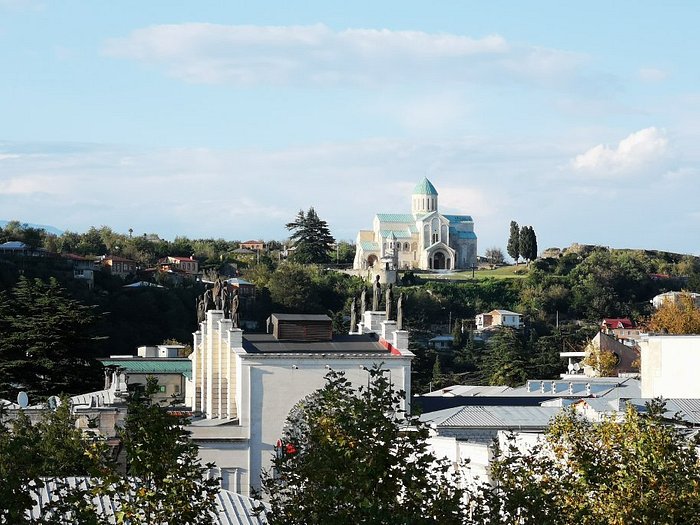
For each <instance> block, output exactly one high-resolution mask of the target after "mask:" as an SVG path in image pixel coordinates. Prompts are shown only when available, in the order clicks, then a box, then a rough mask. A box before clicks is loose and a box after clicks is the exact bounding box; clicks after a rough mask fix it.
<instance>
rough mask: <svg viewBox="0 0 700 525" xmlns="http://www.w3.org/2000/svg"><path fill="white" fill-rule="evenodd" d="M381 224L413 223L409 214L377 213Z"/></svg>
mask: <svg viewBox="0 0 700 525" xmlns="http://www.w3.org/2000/svg"><path fill="white" fill-rule="evenodd" d="M377 218H378V219H379V220H380V221H381V222H415V220H414V219H413V215H411V214H410V213H377Z"/></svg>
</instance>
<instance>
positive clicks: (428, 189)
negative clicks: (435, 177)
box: [413, 177, 438, 195]
mask: <svg viewBox="0 0 700 525" xmlns="http://www.w3.org/2000/svg"><path fill="white" fill-rule="evenodd" d="M437 194H438V192H437V190H436V189H435V186H433V183H432V182H430V181H429V180H428V177H424V178H423V180H422V181H420V182H419V183H418V184H416V187H415V188H413V195H437Z"/></svg>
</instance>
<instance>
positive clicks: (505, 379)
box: [481, 327, 527, 386]
mask: <svg viewBox="0 0 700 525" xmlns="http://www.w3.org/2000/svg"><path fill="white" fill-rule="evenodd" d="M526 366H527V363H526V355H525V348H524V345H523V343H522V340H521V338H520V335H519V334H518V333H517V332H516V331H515V330H514V329H513V328H507V327H501V328H499V329H498V330H497V331H496V333H495V334H494V335H493V337H491V339H490V340H489V342H488V345H487V352H486V354H485V355H484V358H483V360H482V363H481V372H482V373H483V375H484V377H485V378H486V381H487V382H488V384H489V385H507V386H519V385H521V384H523V383H524V382H525V380H526V379H527V371H526Z"/></svg>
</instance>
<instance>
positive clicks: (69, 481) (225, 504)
mask: <svg viewBox="0 0 700 525" xmlns="http://www.w3.org/2000/svg"><path fill="white" fill-rule="evenodd" d="M66 485H67V487H68V488H71V489H75V488H76V487H77V488H79V489H83V490H89V489H90V488H92V484H91V483H90V481H89V478H78V477H68V478H64V479H61V480H46V482H45V486H43V487H41V488H39V489H36V490H35V491H34V501H35V505H34V506H33V507H32V508H31V509H29V510H28V512H27V517H28V518H30V519H32V520H38V519H40V518H42V517H43V513H44V510H43V509H44V507H45V506H46V505H47V504H48V502H50V501H51V499H52V498H57V497H60V495H61V492H62V491H61V487H62V486H66ZM92 503H93V504H94V505H95V507H96V508H97V511H98V512H99V513H100V514H101V515H102V516H103V517H106V518H107V520H108V522H109V523H116V518H115V516H114V515H115V513H116V512H117V511H118V510H119V502H118V501H116V500H113V499H112V498H111V497H110V496H108V495H104V496H93V499H92ZM258 506H260V503H259V502H256V501H255V500H253V499H251V498H248V497H246V496H241V495H240V494H236V493H235V492H231V491H228V490H223V489H222V490H221V491H220V492H219V493H218V494H217V495H216V510H215V513H214V515H213V516H212V517H211V523H212V525H265V524H266V523H267V520H266V519H265V515H264V511H263V512H262V513H261V514H260V515H257V514H256V512H255V510H256V508H257V507H258Z"/></svg>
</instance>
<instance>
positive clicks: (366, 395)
mask: <svg viewBox="0 0 700 525" xmlns="http://www.w3.org/2000/svg"><path fill="white" fill-rule="evenodd" d="M368 374H369V375H368V381H367V385H366V386H362V387H359V388H357V389H356V388H354V387H353V386H352V385H351V383H350V381H348V380H347V379H346V378H345V377H344V375H343V374H342V373H336V372H333V371H331V372H330V373H329V374H328V376H327V384H326V386H325V387H324V388H322V389H320V390H318V391H317V392H316V393H314V394H312V395H311V396H309V397H307V398H306V399H305V400H303V401H302V402H301V403H300V404H299V405H298V406H297V407H296V408H295V409H294V410H292V412H291V413H290V415H289V417H288V419H287V425H286V429H285V432H284V435H283V436H282V437H281V439H280V440H279V442H278V443H277V446H276V447H275V457H274V459H273V468H272V470H270V471H269V472H266V473H264V475H263V491H264V493H265V494H266V495H267V496H268V497H269V503H270V507H271V509H270V511H269V512H268V513H267V518H268V521H269V522H270V524H271V525H276V524H284V525H295V524H299V525H301V524H303V525H315V524H318V525H321V524H323V525H325V524H327V523H329V522H331V523H335V524H338V525H345V524H348V525H350V524H353V525H354V524H356V523H373V524H377V525H381V524H387V525H389V524H391V525H393V524H408V523H411V524H416V525H421V524H426V525H427V524H434V523H445V524H459V523H463V522H464V517H465V514H464V508H463V496H464V491H463V489H461V488H460V487H459V485H458V484H457V483H456V480H455V479H454V478H453V477H452V475H451V474H450V470H451V469H450V464H449V462H447V461H444V460H438V459H436V458H435V457H434V456H433V455H432V454H431V453H430V452H429V451H428V447H427V444H426V438H427V437H428V430H427V428H426V427H425V426H424V425H422V424H420V423H419V422H418V421H417V419H416V418H414V417H410V416H407V415H406V414H405V413H404V412H403V411H402V410H401V402H402V399H403V393H402V392H397V391H395V390H393V389H392V387H391V381H390V375H389V374H388V372H387V371H386V370H382V369H381V368H374V369H372V370H369V371H368Z"/></svg>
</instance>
